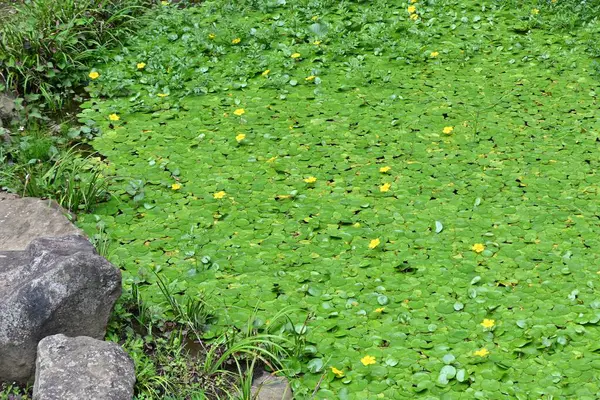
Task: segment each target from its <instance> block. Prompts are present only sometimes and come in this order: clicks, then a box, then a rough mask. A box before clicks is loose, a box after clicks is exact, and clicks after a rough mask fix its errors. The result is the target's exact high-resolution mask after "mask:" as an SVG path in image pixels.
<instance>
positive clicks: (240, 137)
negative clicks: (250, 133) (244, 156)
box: [235, 133, 246, 142]
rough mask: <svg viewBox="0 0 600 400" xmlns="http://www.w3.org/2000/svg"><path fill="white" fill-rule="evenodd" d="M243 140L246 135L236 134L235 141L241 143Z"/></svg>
mask: <svg viewBox="0 0 600 400" xmlns="http://www.w3.org/2000/svg"><path fill="white" fill-rule="evenodd" d="M244 139H246V135H245V134H244V133H238V134H237V135H236V137H235V140H237V141H238V142H241V141H242V140H244Z"/></svg>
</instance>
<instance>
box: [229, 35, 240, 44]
mask: <svg viewBox="0 0 600 400" xmlns="http://www.w3.org/2000/svg"><path fill="white" fill-rule="evenodd" d="M241 41H242V39H240V38H239V37H238V38H235V39H233V40H232V41H231V43H233V44H238V43H239V42H241Z"/></svg>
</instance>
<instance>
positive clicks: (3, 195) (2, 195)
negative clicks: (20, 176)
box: [0, 189, 19, 229]
mask: <svg viewBox="0 0 600 400" xmlns="http://www.w3.org/2000/svg"><path fill="white" fill-rule="evenodd" d="M18 198H19V196H17V195H16V194H14V193H9V192H6V191H4V190H1V189H0V215H1V213H2V200H15V199H18ZM0 229H2V223H1V222H0Z"/></svg>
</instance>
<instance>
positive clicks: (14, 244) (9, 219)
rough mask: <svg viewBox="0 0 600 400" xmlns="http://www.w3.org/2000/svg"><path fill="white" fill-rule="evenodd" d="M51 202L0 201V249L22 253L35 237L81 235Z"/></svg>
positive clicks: (58, 207) (37, 200) (28, 198)
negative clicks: (20, 251)
mask: <svg viewBox="0 0 600 400" xmlns="http://www.w3.org/2000/svg"><path fill="white" fill-rule="evenodd" d="M66 214H67V213H66V211H65V210H63V209H62V208H61V207H60V206H59V205H58V204H56V202H54V201H52V200H40V199H36V198H33V197H24V198H17V199H14V198H13V199H11V198H8V199H2V198H0V250H24V249H25V248H26V247H27V245H28V244H29V243H30V242H31V241H32V240H33V239H35V238H38V237H51V236H65V235H77V234H79V235H81V234H82V232H81V231H80V230H79V229H77V228H76V227H75V226H74V225H73V224H72V223H71V222H70V221H69V219H68V218H66V217H65V215H66Z"/></svg>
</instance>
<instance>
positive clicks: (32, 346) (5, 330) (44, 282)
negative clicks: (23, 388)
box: [0, 235, 121, 383]
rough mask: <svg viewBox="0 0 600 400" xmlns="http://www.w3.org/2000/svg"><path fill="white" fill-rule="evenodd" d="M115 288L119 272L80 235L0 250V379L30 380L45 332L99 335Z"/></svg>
mask: <svg viewBox="0 0 600 400" xmlns="http://www.w3.org/2000/svg"><path fill="white" fill-rule="evenodd" d="M120 294H121V272H120V271H119V270H118V269H117V268H115V267H114V266H113V265H112V264H110V263H109V262H108V261H106V260H105V259H104V258H103V257H101V256H99V255H98V254H97V253H96V251H95V249H94V247H93V246H92V244H91V243H90V242H89V241H88V240H87V239H86V238H85V237H83V236H79V235H71V236H63V237H60V238H37V239H34V240H33V241H32V242H31V243H30V244H29V246H27V248H26V249H25V250H24V251H0V382H2V381H7V382H13V381H14V382H20V383H25V382H30V381H31V380H32V379H33V374H34V369H35V356H36V349H37V344H38V342H39V341H40V340H41V339H43V338H45V337H46V336H50V335H54V334H59V333H62V334H65V335H68V336H91V337H93V338H97V339H102V338H103V337H104V335H105V330H106V324H107V323H108V319H109V317H110V313H111V311H112V308H113V306H114V303H115V301H116V300H117V298H118V297H119V296H120Z"/></svg>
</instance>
